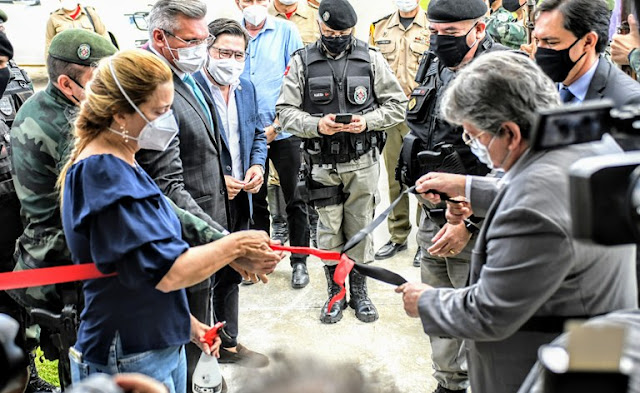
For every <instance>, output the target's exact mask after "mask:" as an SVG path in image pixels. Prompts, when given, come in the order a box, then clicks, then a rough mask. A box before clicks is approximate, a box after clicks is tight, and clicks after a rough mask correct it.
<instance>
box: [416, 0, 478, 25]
mask: <svg viewBox="0 0 640 393" xmlns="http://www.w3.org/2000/svg"><path fill="white" fill-rule="evenodd" d="M488 10H489V9H488V8H487V5H486V4H485V3H484V1H482V0H431V2H430V3H429V8H428V9H427V17H428V18H429V21H430V22H433V23H452V22H460V21H463V20H469V19H478V18H482V17H483V16H484V15H485V14H486V13H487V11H488Z"/></svg>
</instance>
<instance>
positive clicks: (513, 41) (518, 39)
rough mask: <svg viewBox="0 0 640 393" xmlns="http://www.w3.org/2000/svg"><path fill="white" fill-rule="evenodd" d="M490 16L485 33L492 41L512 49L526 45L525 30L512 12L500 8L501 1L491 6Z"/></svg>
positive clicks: (521, 22)
mask: <svg viewBox="0 0 640 393" xmlns="http://www.w3.org/2000/svg"><path fill="white" fill-rule="evenodd" d="M491 10H492V12H491V16H489V18H488V19H487V33H489V35H490V36H491V38H493V40H494V41H495V42H497V43H500V44H502V45H505V46H508V47H510V48H513V49H520V46H521V45H524V44H526V43H527V29H526V28H525V26H524V23H523V21H522V20H519V19H518V18H517V17H516V15H514V13H513V12H510V11H508V10H506V9H505V8H504V7H502V0H496V1H494V2H492V4H491Z"/></svg>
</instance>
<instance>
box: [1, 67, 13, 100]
mask: <svg viewBox="0 0 640 393" xmlns="http://www.w3.org/2000/svg"><path fill="white" fill-rule="evenodd" d="M10 79H11V71H9V67H5V68H2V69H0V97H2V95H3V94H4V92H5V90H7V86H8V85H9V80H10Z"/></svg>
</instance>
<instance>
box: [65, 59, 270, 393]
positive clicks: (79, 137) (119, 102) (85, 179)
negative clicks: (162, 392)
mask: <svg viewBox="0 0 640 393" xmlns="http://www.w3.org/2000/svg"><path fill="white" fill-rule="evenodd" d="M172 102H173V82H172V78H171V70H170V69H169V67H168V66H167V65H166V64H165V63H164V62H163V61H162V60H160V59H159V58H158V57H156V56H154V55H153V54H151V53H150V52H147V51H143V50H130V51H123V52H120V53H118V54H116V55H114V56H112V57H110V58H106V59H103V60H102V61H101V63H100V64H99V66H98V69H97V70H96V72H95V76H94V79H93V80H92V81H91V82H90V83H89V85H88V86H87V90H86V101H85V102H84V103H83V105H82V107H81V111H80V114H79V116H78V118H77V120H76V123H75V134H76V140H75V146H74V150H73V152H72V153H71V157H70V159H69V161H68V163H67V165H66V166H65V168H64V169H63V171H62V173H61V175H60V179H59V184H60V186H61V195H62V203H63V206H62V222H63V227H64V231H65V235H66V239H67V244H68V246H69V249H70V250H71V254H72V258H73V262H74V263H86V262H93V263H95V264H96V266H97V268H98V269H99V270H100V271H101V272H103V273H114V272H115V273H117V276H115V277H109V278H102V279H96V280H88V281H85V282H84V284H83V292H84V297H85V308H84V310H83V312H82V315H81V323H80V328H79V330H78V339H77V341H76V343H75V345H74V347H72V348H71V350H70V358H71V368H72V378H73V380H74V382H75V381H78V380H80V379H83V378H84V377H86V376H87V375H89V374H92V373H97V372H103V373H107V374H115V373H120V372H139V373H142V374H146V375H149V376H151V377H153V378H155V379H157V380H159V381H161V382H163V383H165V384H166V385H167V387H168V388H169V390H170V391H171V392H181V393H182V392H185V391H186V360H185V354H184V345H185V344H186V343H188V342H189V340H191V341H193V342H195V343H196V344H199V345H201V347H202V348H203V350H204V351H206V352H210V351H213V352H214V353H216V354H217V351H218V348H219V341H218V342H216V343H215V345H214V348H209V347H208V346H207V345H206V344H203V343H201V342H200V341H201V339H202V336H203V334H204V332H205V331H206V329H207V328H208V326H206V325H204V324H202V323H200V322H198V321H197V320H195V318H193V317H192V316H190V314H189V309H188V305H187V299H186V294H185V290H184V288H185V287H188V286H191V285H194V284H197V283H199V282H201V281H202V280H204V279H205V278H207V277H209V276H211V275H212V274H213V273H214V272H216V271H217V270H218V269H220V268H221V267H223V266H225V265H227V264H229V263H231V262H233V263H235V264H236V265H237V266H239V267H240V268H241V269H244V270H246V271H248V272H251V273H256V274H266V273H268V272H271V271H273V269H274V268H275V266H276V264H277V263H278V261H279V260H280V259H281V256H280V255H279V254H277V253H274V252H273V251H271V249H270V247H269V245H270V240H269V237H268V235H267V234H266V233H264V232H257V231H243V232H238V233H234V234H231V235H228V236H225V237H222V236H221V238H220V239H219V240H216V241H215V242H212V243H208V244H205V245H203V246H198V247H192V248H190V247H189V245H188V244H187V243H186V242H185V241H184V240H183V239H182V236H181V226H180V222H179V220H178V218H177V216H176V214H175V213H174V210H173V209H172V206H171V205H170V203H169V202H168V200H167V199H166V198H165V197H164V196H163V195H162V192H161V191H160V189H159V188H158V187H157V186H156V184H155V183H154V182H153V180H152V179H151V178H150V177H149V175H147V174H146V173H145V172H144V170H142V168H140V167H139V166H138V165H137V163H136V161H135V153H136V152H137V151H138V150H139V149H141V148H142V149H155V150H164V149H165V148H166V147H167V145H168V144H169V142H170V141H171V140H172V138H173V137H175V135H176V134H177V132H178V127H177V124H176V121H175V118H174V117H173V113H172V111H171V109H170V108H171V104H172Z"/></svg>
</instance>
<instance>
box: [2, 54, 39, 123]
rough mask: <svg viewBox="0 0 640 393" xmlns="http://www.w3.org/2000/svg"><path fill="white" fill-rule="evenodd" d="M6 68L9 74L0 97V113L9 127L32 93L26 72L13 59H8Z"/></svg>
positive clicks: (31, 86)
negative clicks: (7, 81) (5, 86)
mask: <svg viewBox="0 0 640 393" xmlns="http://www.w3.org/2000/svg"><path fill="white" fill-rule="evenodd" d="M7 68H9V72H10V73H11V76H10V78H9V84H8V85H7V89H6V90H5V92H4V94H3V96H2V98H1V99H0V113H1V114H2V116H3V117H4V121H5V122H6V124H7V126H9V128H11V126H12V124H13V119H14V118H15V117H16V113H17V112H18V109H20V107H21V106H22V104H24V102H25V101H26V100H27V99H28V98H29V97H31V96H32V95H33V85H32V84H31V79H30V78H29V75H27V72H26V71H25V70H23V69H22V68H20V67H18V65H17V64H16V63H15V61H13V60H11V61H9V64H8V65H7Z"/></svg>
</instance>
